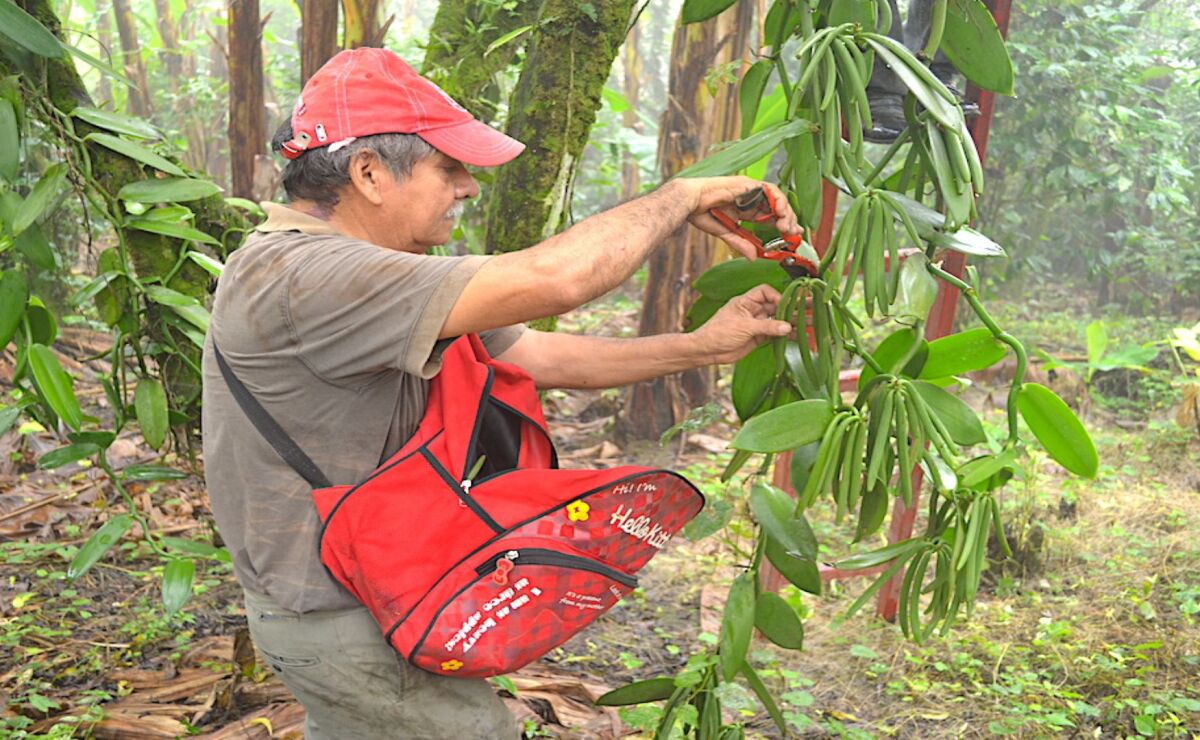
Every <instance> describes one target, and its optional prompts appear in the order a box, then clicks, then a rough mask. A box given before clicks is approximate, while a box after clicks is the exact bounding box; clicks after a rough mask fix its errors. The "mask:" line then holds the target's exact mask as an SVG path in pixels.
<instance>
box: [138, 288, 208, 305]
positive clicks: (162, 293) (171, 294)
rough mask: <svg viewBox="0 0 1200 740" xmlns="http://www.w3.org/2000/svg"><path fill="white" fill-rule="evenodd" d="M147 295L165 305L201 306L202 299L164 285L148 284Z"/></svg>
mask: <svg viewBox="0 0 1200 740" xmlns="http://www.w3.org/2000/svg"><path fill="white" fill-rule="evenodd" d="M146 297H147V298H149V299H150V300H152V301H154V302H155V303H159V304H162V305H164V306H199V305H200V301H198V300H196V299H195V298H193V297H191V296H190V295H185V294H183V293H180V292H179V291H177V290H172V289H171V288H167V287H165V286H162V285H148V286H146Z"/></svg>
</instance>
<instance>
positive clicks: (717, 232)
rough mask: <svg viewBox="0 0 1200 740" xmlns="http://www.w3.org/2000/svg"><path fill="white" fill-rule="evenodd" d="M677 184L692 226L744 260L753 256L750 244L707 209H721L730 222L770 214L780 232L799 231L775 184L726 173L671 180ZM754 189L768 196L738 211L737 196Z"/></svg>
mask: <svg viewBox="0 0 1200 740" xmlns="http://www.w3.org/2000/svg"><path fill="white" fill-rule="evenodd" d="M673 182H674V183H678V186H679V187H681V188H684V189H685V190H686V192H687V194H688V197H689V198H690V200H689V203H690V204H691V209H692V211H691V214H690V215H689V216H688V222H689V223H690V224H692V225H693V226H695V227H696V228H698V229H700V230H701V231H704V232H706V233H708V234H712V235H713V236H715V237H718V238H719V239H721V240H722V241H724V242H725V243H726V244H728V245H729V246H730V248H732V249H733V250H734V251H735V252H737V253H739V254H741V255H743V256H745V257H746V258H748V259H751V260H752V259H754V258H755V257H756V256H757V251H756V250H755V247H754V244H752V243H751V242H750V241H748V240H747V239H745V238H744V237H741V236H738V235H737V234H736V233H734V232H732V231H730V230H729V229H728V228H727V227H726V226H724V225H723V224H722V223H721V222H720V221H718V220H717V219H716V218H714V217H713V215H712V214H711V213H709V211H710V210H712V209H713V208H716V209H719V210H721V211H723V212H724V213H725V214H726V215H728V216H729V217H731V218H732V219H733V220H734V221H745V220H751V219H753V218H755V217H756V216H768V215H769V216H771V217H773V219H774V225H775V228H776V229H778V231H779V233H780V234H789V235H791V234H799V233H801V230H800V222H799V221H798V220H797V218H796V214H795V213H794V212H793V211H792V208H791V206H790V205H788V201H787V197H786V196H784V194H783V191H782V190H780V189H779V187H778V186H776V185H773V184H771V183H768V182H761V181H759V180H753V179H751V178H749V177H741V176H737V175H734V176H730V177H696V178H691V177H682V178H679V179H677V180H674V181H673ZM756 188H764V189H766V190H768V191H770V194H771V197H770V198H764V199H762V201H761V202H760V204H759V205H758V207H757V208H756V209H754V210H753V211H740V210H738V208H737V206H736V205H735V203H736V201H737V199H738V198H739V197H741V196H744V195H746V194H747V193H750V192H751V191H753V190H754V189H756ZM770 203H774V204H775V207H776V211H774V212H772V211H771V209H770Z"/></svg>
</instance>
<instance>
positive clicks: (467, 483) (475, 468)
mask: <svg viewBox="0 0 1200 740" xmlns="http://www.w3.org/2000/svg"><path fill="white" fill-rule="evenodd" d="M485 462H487V455H480V456H479V458H478V459H476V460H475V464H474V465H472V466H471V472H469V473H467V477H466V478H463V479H462V482H461V483H459V484H458V485H460V486H462V490H463V493H466V494H470V493H471V483H472V479H474V478H475V476H477V475H479V471H480V470H483V464H484V463H485Z"/></svg>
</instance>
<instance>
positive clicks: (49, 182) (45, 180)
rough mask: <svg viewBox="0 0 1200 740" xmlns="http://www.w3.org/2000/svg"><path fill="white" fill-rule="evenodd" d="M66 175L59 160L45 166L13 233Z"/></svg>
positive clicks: (41, 210)
mask: <svg viewBox="0 0 1200 740" xmlns="http://www.w3.org/2000/svg"><path fill="white" fill-rule="evenodd" d="M3 1H4V0H0V2H3ZM66 177H67V166H66V165H65V164H62V163H61V162H60V163H59V164H55V165H50V167H48V168H46V172H45V173H44V174H42V177H41V179H40V180H38V181H37V184H36V185H34V186H33V190H31V191H29V195H27V196H25V202H23V203H22V204H21V207H20V209H19V210H18V211H17V215H16V217H15V218H14V219H13V222H12V233H13V234H20V233H21V232H22V231H24V230H25V229H27V228H29V226H30V224H32V223H34V222H35V221H37V220H38V219H40V218H41V217H42V215H43V214H45V213H46V209H47V208H48V207H49V205H50V202H51V201H53V200H54V197H55V196H56V195H58V191H59V188H61V187H62V182H63V180H65V179H66Z"/></svg>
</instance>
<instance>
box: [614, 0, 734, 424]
mask: <svg viewBox="0 0 1200 740" xmlns="http://www.w3.org/2000/svg"><path fill="white" fill-rule="evenodd" d="M754 6H755V3H748V2H743V3H739V4H738V6H737V9H736V10H729V11H727V12H725V13H722V14H721V15H719V16H717V17H716V18H713V19H711V20H708V21H705V22H704V23H693V24H690V25H686V26H683V25H681V26H679V27H677V29H676V31H675V41H674V46H673V49H672V52H671V60H672V66H671V71H670V80H669V82H668V85H669V90H670V92H669V94H668V96H667V100H668V104H667V109H666V111H665V112H664V113H663V116H662V121H661V124H660V127H659V140H658V158H659V168H660V172H661V173H662V178H663V180H667V179H669V178H670V177H671V176H673V175H674V174H675V173H676V172H678V171H679V170H681V169H683V168H684V167H687V166H688V165H690V164H692V163H693V162H695V161H696V160H698V159H700V158H701V157H703V156H704V155H705V153H706V151H707V149H708V148H709V147H710V146H712V145H713V144H714V143H716V142H718V141H726V140H729V139H732V138H736V136H737V132H738V129H739V117H738V109H737V85H736V83H732V82H721V83H719V84H718V85H717V86H716V88H715V90H714V89H712V88H710V87H709V85H708V81H707V79H706V78H707V75H708V73H709V72H710V71H711V70H712V69H715V68H720V67H721V66H722V65H726V64H728V63H730V62H735V61H737V60H742V61H743V62H745V61H746V59H745V56H746V55H747V54H748V53H749V51H750V48H749V39H750V36H751V33H752V31H753V27H754V15H755V7H754ZM740 78H741V74H740V72H739V73H738V74H735V75H734V79H740ZM717 244H718V243H717V242H716V240H715V239H713V238H712V237H709V236H706V235H704V234H702V233H701V232H699V231H697V230H695V229H691V228H687V227H684V228H682V229H680V230H679V231H676V232H675V233H674V234H673V235H672V236H671V238H670V240H669V241H668V243H667V244H665V245H664V246H663V248H662V249H659V250H657V251H656V252H655V253H654V254H653V255H651V257H650V260H649V262H648V264H647V272H646V288H645V291H644V293H643V295H642V315H641V319H640V322H639V326H638V335H639V336H651V335H654V334H663V333H665V332H672V331H679V330H680V329H681V328H682V327H683V320H684V317H685V316H686V315H687V308H688V306H689V305H690V304H691V302H692V300H693V297H694V296H693V294H692V290H691V284H692V282H693V281H694V280H695V279H696V278H697V277H699V276H700V273H702V272H704V271H705V270H706V269H708V268H709V267H711V266H712V264H713V260H714V259H715V257H716V255H717V254H718V251H717V250H718V246H717ZM712 380H713V372H712V370H711V369H709V368H700V369H697V370H691V371H688V372H686V373H681V374H679V375H671V376H667V377H663V378H658V379H656V380H652V381H648V382H645V383H638V384H637V385H635V386H633V388H631V389H630V392H629V396H628V400H627V401H626V405H625V409H624V412H623V413H622V415H621V421H620V425H619V428H620V430H621V432H622V433H623V434H628V435H630V436H633V437H636V438H638V439H657V438H658V437H659V435H661V434H662V433H663V432H664V431H666V430H667V429H668V428H669V427H670V426H672V425H673V424H677V423H679V422H680V421H682V420H683V419H684V418H685V416H686V415H687V412H688V409H690V408H694V407H696V406H699V405H701V404H703V403H704V402H706V401H707V400H708V397H709V394H710V392H711V389H712Z"/></svg>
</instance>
